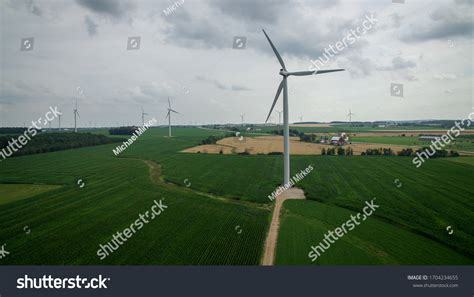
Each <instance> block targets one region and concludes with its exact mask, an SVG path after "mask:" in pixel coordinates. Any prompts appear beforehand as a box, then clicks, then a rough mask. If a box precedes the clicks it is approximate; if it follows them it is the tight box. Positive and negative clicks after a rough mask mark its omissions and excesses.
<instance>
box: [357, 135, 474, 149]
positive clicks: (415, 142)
mask: <svg viewBox="0 0 474 297" xmlns="http://www.w3.org/2000/svg"><path fill="white" fill-rule="evenodd" d="M351 140H352V141H353V142H364V143H378V144H388V145H393V144H395V145H407V146H419V147H423V146H430V145H431V142H430V141H422V140H419V139H418V138H417V137H411V136H405V137H403V136H382V137H377V136H373V137H358V136H355V137H352V138H351ZM446 149H448V150H451V149H452V150H458V151H469V152H474V141H470V140H465V139H455V140H454V141H453V142H452V143H451V144H450V145H448V146H446Z"/></svg>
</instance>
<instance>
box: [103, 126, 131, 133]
mask: <svg viewBox="0 0 474 297" xmlns="http://www.w3.org/2000/svg"><path fill="white" fill-rule="evenodd" d="M137 129H138V127H133V126H131V127H119V128H111V129H109V134H110V135H133V132H135V130H137Z"/></svg>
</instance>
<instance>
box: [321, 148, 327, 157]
mask: <svg viewBox="0 0 474 297" xmlns="http://www.w3.org/2000/svg"><path fill="white" fill-rule="evenodd" d="M321 155H323V156H325V155H326V149H325V148H322V149H321Z"/></svg>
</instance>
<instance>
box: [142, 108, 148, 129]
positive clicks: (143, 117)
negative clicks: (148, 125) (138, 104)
mask: <svg viewBox="0 0 474 297" xmlns="http://www.w3.org/2000/svg"><path fill="white" fill-rule="evenodd" d="M146 115H148V114H147V113H146V112H145V111H144V110H143V106H142V126H145V116H146Z"/></svg>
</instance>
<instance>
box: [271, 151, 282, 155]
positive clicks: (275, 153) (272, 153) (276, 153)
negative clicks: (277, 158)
mask: <svg viewBox="0 0 474 297" xmlns="http://www.w3.org/2000/svg"><path fill="white" fill-rule="evenodd" d="M267 155H283V153H282V152H269V153H268V154H267Z"/></svg>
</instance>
